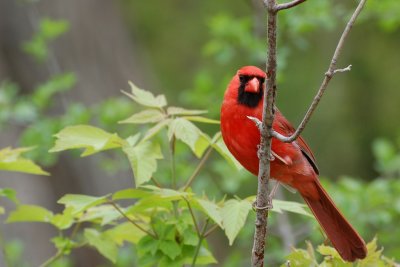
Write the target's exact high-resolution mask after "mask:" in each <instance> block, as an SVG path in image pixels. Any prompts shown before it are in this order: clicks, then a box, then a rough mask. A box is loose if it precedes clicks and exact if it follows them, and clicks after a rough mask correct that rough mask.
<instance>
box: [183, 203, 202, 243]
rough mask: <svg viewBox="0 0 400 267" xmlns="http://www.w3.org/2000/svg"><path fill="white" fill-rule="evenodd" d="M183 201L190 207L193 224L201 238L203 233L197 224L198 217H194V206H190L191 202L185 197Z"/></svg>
mask: <svg viewBox="0 0 400 267" xmlns="http://www.w3.org/2000/svg"><path fill="white" fill-rule="evenodd" d="M183 199H184V200H185V202H186V204H187V206H188V209H189V212H190V215H191V216H192V220H193V223H194V227H195V229H196V233H197V235H198V236H199V237H200V236H201V233H200V229H199V225H198V224H197V220H196V217H195V216H194V212H193V209H192V206H191V205H190V202H189V200H187V198H185V197H183Z"/></svg>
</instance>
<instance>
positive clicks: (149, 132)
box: [140, 119, 172, 142]
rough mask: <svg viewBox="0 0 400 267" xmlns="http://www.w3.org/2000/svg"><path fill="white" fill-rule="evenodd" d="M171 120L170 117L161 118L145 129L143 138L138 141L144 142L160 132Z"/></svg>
mask: <svg viewBox="0 0 400 267" xmlns="http://www.w3.org/2000/svg"><path fill="white" fill-rule="evenodd" d="M171 121H172V120H171V119H166V120H162V121H160V122H159V123H157V124H156V125H154V126H153V127H151V128H150V129H149V130H147V132H146V133H145V135H144V136H143V139H142V140H141V141H140V142H144V141H147V140H149V139H150V138H152V137H153V136H154V135H156V134H157V133H158V132H160V131H161V130H162V129H163V128H164V127H165V126H167V125H168V124H169V123H170V122H171Z"/></svg>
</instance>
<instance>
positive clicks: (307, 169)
mask: <svg viewBox="0 0 400 267" xmlns="http://www.w3.org/2000/svg"><path fill="white" fill-rule="evenodd" d="M254 78H256V79H254ZM265 79H266V74H265V73H264V72H263V71H262V70H261V69H259V68H257V67H253V66H246V67H243V68H241V69H240V70H239V71H238V72H237V74H236V75H235V76H234V77H233V79H232V80H231V82H230V83H229V85H228V88H227V90H226V92H225V96H224V100H223V103H222V108H221V132H222V137H223V139H224V141H225V144H226V146H227V147H228V149H229V151H230V152H231V153H232V154H233V156H234V157H235V158H236V159H237V160H238V161H239V162H240V163H241V164H242V165H243V166H244V167H245V168H246V169H247V170H248V171H250V172H251V173H253V174H254V175H256V176H257V175H258V164H259V159H258V157H257V146H258V144H259V143H260V133H259V130H258V129H257V127H256V126H255V124H254V122H253V121H251V120H249V119H248V118H247V116H251V117H255V118H258V119H259V120H261V119H262V109H263V100H262V98H263V83H264V81H265ZM273 129H274V130H275V131H277V132H279V133H280V134H282V135H285V136H290V135H291V134H292V133H293V132H294V128H293V127H292V125H291V124H290V123H289V122H288V121H287V120H286V119H285V117H284V116H283V115H282V114H281V113H280V111H279V110H278V109H276V113H275V120H274V123H273ZM272 153H273V155H275V159H274V160H273V161H271V177H272V178H273V179H276V180H278V181H279V182H282V183H285V184H288V185H290V186H291V187H293V188H295V189H297V190H298V191H299V192H300V194H301V196H302V197H303V198H304V200H305V201H306V203H307V204H308V206H309V207H310V209H311V210H312V212H313V214H314V215H315V217H316V218H317V220H318V222H319V223H320V225H321V227H322V229H323V230H324V231H325V233H326V234H327V236H328V238H329V239H330V240H331V242H332V244H333V246H334V247H335V248H336V250H337V251H338V252H339V254H340V255H341V257H342V258H343V259H344V260H346V261H355V260H356V259H362V258H365V256H366V254H367V249H366V246H365V242H364V240H363V239H362V238H361V237H360V236H359V234H358V233H357V232H356V231H355V230H354V228H353V227H352V226H351V225H350V223H349V222H348V221H347V220H346V219H345V218H344V216H343V215H342V214H341V212H340V211H339V210H338V208H337V207H336V206H335V204H334V203H333V201H332V199H331V198H330V197H329V195H328V194H327V192H326V191H325V190H324V189H323V188H322V186H321V184H320V182H319V180H318V174H319V173H318V169H317V166H316V163H315V158H314V155H313V153H312V151H311V149H310V148H309V147H308V145H307V143H306V142H305V141H304V140H303V139H302V138H301V137H299V138H298V139H297V140H296V141H294V142H293V143H283V142H281V141H279V140H277V139H275V138H273V139H272Z"/></svg>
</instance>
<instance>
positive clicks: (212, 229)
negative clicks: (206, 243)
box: [204, 224, 219, 237]
mask: <svg viewBox="0 0 400 267" xmlns="http://www.w3.org/2000/svg"><path fill="white" fill-rule="evenodd" d="M218 227H219V226H218V224H214V225H213V226H212V227H211V228H210V229H208V230H207V232H205V233H204V237H208V236H209V235H210V234H212V233H213V232H214V231H215V230H217V229H218Z"/></svg>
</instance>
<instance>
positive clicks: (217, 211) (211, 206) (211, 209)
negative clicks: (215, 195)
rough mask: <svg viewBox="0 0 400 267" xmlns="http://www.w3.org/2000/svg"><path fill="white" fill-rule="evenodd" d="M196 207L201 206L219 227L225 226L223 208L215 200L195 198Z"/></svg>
mask: <svg viewBox="0 0 400 267" xmlns="http://www.w3.org/2000/svg"><path fill="white" fill-rule="evenodd" d="M193 202H194V203H195V205H194V206H195V207H198V208H200V210H201V211H203V212H204V213H205V214H206V215H207V216H208V217H210V218H211V219H212V220H213V221H214V222H215V223H216V224H218V225H219V227H221V228H223V225H222V216H221V208H220V207H219V206H218V205H217V204H216V203H214V202H212V201H209V200H207V199H201V198H193Z"/></svg>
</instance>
